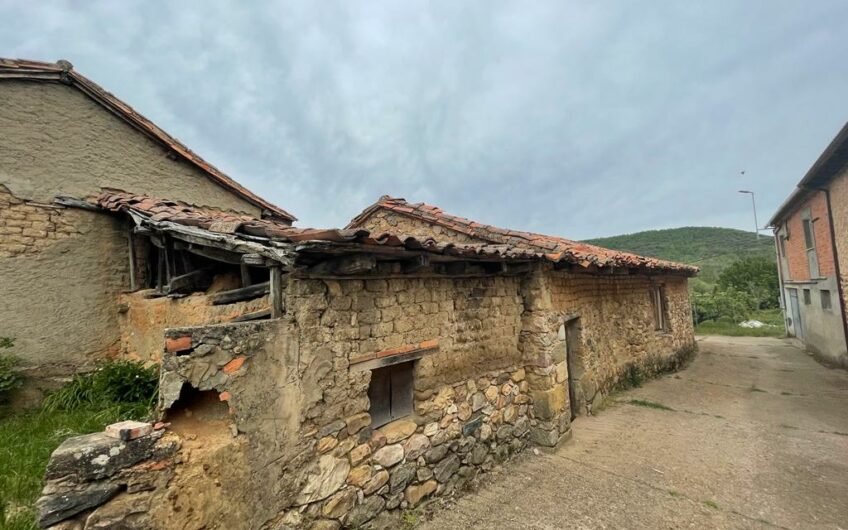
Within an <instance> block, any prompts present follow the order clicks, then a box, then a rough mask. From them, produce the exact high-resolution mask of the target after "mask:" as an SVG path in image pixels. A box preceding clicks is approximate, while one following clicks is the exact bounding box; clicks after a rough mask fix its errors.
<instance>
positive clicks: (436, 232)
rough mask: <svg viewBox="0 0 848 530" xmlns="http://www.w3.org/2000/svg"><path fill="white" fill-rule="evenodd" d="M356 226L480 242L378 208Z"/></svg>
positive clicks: (376, 231) (381, 231)
mask: <svg viewBox="0 0 848 530" xmlns="http://www.w3.org/2000/svg"><path fill="white" fill-rule="evenodd" d="M358 228H364V229H365V230H369V231H371V232H373V233H375V234H380V233H383V232H388V233H391V234H399V235H406V236H415V237H420V238H427V237H432V238H433V239H435V240H436V241H440V242H441V241H453V242H455V243H480V240H479V239H475V238H473V237H471V236H469V235H467V234H463V233H462V232H457V231H456V230H452V229H450V228H446V227H444V226H439V225H437V224H430V223H425V222H424V221H420V220H418V219H414V218H412V217H407V216H405V215H401V214H398V213H395V212H391V211H388V210H384V209H380V210H377V211H375V212H374V213H372V214H371V215H370V216H368V217H367V218H366V219H364V220H363V221H362V222H361V223H360V224H359V225H358Z"/></svg>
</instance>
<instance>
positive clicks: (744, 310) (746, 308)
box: [692, 289, 757, 324]
mask: <svg viewBox="0 0 848 530" xmlns="http://www.w3.org/2000/svg"><path fill="white" fill-rule="evenodd" d="M692 302H693V311H692V314H693V317H694V318H695V323H696V324H700V323H701V322H704V321H706V320H719V319H724V318H726V319H730V320H731V321H733V322H735V323H739V322H741V321H743V320H745V319H746V318H748V315H750V314H751V313H752V312H753V311H754V310H755V309H756V305H757V302H756V300H755V299H754V298H752V297H751V296H750V295H749V294H748V293H744V292H741V291H737V290H735V289H727V290H724V291H719V290H715V291H714V292H712V293H709V294H698V293H695V294H694V295H693V296H692Z"/></svg>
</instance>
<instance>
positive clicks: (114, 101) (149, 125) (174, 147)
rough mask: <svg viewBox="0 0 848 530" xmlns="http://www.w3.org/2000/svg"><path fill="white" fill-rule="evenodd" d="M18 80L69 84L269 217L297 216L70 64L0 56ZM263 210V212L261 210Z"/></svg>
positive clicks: (3, 73) (0, 70) (7, 75)
mask: <svg viewBox="0 0 848 530" xmlns="http://www.w3.org/2000/svg"><path fill="white" fill-rule="evenodd" d="M2 79H20V80H25V81H27V80H28V81H41V82H44V81H47V82H58V83H63V84H66V85H69V86H72V87H74V88H76V89H78V90H79V91H81V92H82V93H83V94H85V95H86V96H88V97H89V98H91V99H92V100H94V101H95V102H96V103H98V104H99V105H101V106H102V107H104V108H105V109H106V110H108V111H109V112H111V113H112V114H114V115H115V116H117V117H118V118H120V119H123V120H124V121H125V122H127V123H128V124H129V125H130V126H131V127H133V128H135V129H136V130H138V131H139V132H141V133H142V134H145V135H146V136H147V137H149V138H151V139H152V140H154V141H155V142H157V143H159V144H160V145H162V146H163V147H165V148H167V149H169V150H171V151H172V152H174V153H175V154H176V155H177V156H179V157H180V158H182V159H183V160H185V161H187V162H189V163H190V164H192V165H193V166H195V167H196V168H198V169H199V170H201V171H202V172H203V173H204V174H206V176H207V177H208V178H209V179H210V180H212V181H213V182H215V183H216V184H218V185H219V186H221V187H223V188H224V189H226V190H228V191H230V192H232V193H234V194H235V195H238V196H239V197H241V198H242V199H244V200H245V201H247V202H248V203H250V204H253V205H254V206H257V207H259V208H261V209H262V210H266V211H267V212H268V214H269V215H270V216H272V217H277V218H280V219H283V220H286V221H289V222H294V221H296V220H297V217H295V216H294V215H292V214H290V213H289V212H287V211H286V210H284V209H283V208H280V207H279V206H277V205H275V204H273V203H271V202H270V201H268V200H266V199H264V198H262V197H261V196H259V195H257V194H255V193H253V192H252V191H250V190H249V189H247V188H245V187H244V186H242V185H241V184H239V183H238V182H236V181H235V180H233V179H232V178H231V177H229V176H227V175H226V174H225V173H224V172H222V171H221V170H219V169H218V168H217V167H215V166H213V165H212V164H210V163H209V162H207V161H206V160H204V159H203V158H202V157H200V155H198V154H197V153H195V152H194V151H192V150H191V149H189V148H188V147H187V146H186V145H185V144H183V143H182V142H180V141H179V140H177V139H176V138H174V137H173V136H171V135H170V134H168V133H166V132H165V131H164V130H163V129H161V128H160V127H159V126H157V125H156V124H155V123H153V122H152V121H150V120H149V119H147V118H146V117H144V116H143V115H142V114H141V113H139V112H138V111H136V110H135V109H133V108H132V107H131V106H130V105H128V104H127V103H125V102H123V101H122V100H120V99H119V98H118V97H117V96H115V95H114V94H112V93H110V92H109V91H107V90H105V89H104V88H103V87H101V86H100V85H98V84H97V83H95V82H94V81H92V80H91V79H89V78H87V77H85V76H84V75H82V74H80V73H79V72H77V71H76V70H74V68H73V65H72V64H71V63H70V62H68V61H65V60H59V61H57V62H56V63H47V62H41V61H30V60H25V59H7V58H2V57H0V80H2ZM263 213H264V212H263Z"/></svg>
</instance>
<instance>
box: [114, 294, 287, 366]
mask: <svg viewBox="0 0 848 530" xmlns="http://www.w3.org/2000/svg"><path fill="white" fill-rule="evenodd" d="M145 295H146V292H145V291H137V292H134V293H125V294H122V295H120V297H119V299H118V305H119V307H120V310H121V313H120V315H119V316H118V321H119V323H120V326H121V344H120V352H121V354H122V355H123V356H125V357H126V358H129V359H133V360H139V361H144V362H147V361H153V362H161V360H162V337H163V336H164V335H165V330H166V329H169V328H176V327H187V326H203V325H209V324H220V323H225V322H228V321H231V320H233V319H234V318H237V317H239V316H242V315H244V314H246V313H251V312H254V311H261V310H264V309H268V308H269V307H270V302H269V300H268V296H267V295H266V296H262V297H259V298H255V299H253V300H247V301H243V302H234V303H231V304H222V305H212V304H211V303H210V302H209V298H208V296H207V295H206V294H204V293H193V294H191V295H189V296H186V297H183V298H168V297H157V298H145Z"/></svg>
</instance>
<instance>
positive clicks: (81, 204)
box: [53, 196, 103, 212]
mask: <svg viewBox="0 0 848 530" xmlns="http://www.w3.org/2000/svg"><path fill="white" fill-rule="evenodd" d="M53 202H54V203H56V204H60V205H62V206H68V207H70V208H82V209H83V210H90V211H92V212H103V210H102V209H101V208H100V207H99V206H97V205H96V204H91V203H90V202H87V201H84V200H82V199H75V198H74V197H64V196H59V197H56V198H55V199H53Z"/></svg>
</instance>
